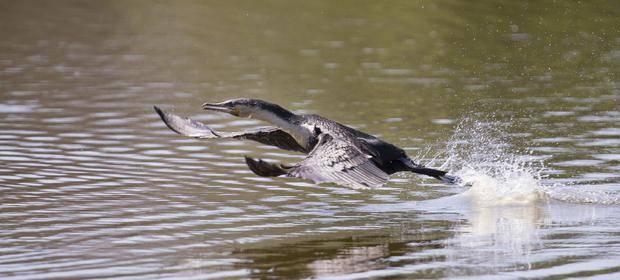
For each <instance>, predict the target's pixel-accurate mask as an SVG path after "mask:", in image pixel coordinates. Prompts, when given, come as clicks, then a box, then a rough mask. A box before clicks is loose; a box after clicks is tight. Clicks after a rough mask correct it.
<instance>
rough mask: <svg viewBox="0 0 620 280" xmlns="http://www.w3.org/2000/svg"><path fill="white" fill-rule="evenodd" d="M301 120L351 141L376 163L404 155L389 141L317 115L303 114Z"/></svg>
mask: <svg viewBox="0 0 620 280" xmlns="http://www.w3.org/2000/svg"><path fill="white" fill-rule="evenodd" d="M302 121H303V122H305V124H306V125H314V126H316V127H317V128H319V129H320V130H321V131H322V132H324V133H328V134H330V135H331V136H332V137H334V138H338V139H340V140H343V141H346V142H349V143H351V144H352V145H354V146H355V147H357V148H359V149H360V150H362V151H363V152H364V153H366V154H368V155H370V156H372V157H373V161H375V162H376V163H377V164H378V165H385V164H388V163H390V162H391V161H393V160H397V159H399V158H401V157H403V156H406V153H405V151H404V150H403V149H401V148H399V147H396V146H395V145H393V144H391V143H388V142H386V141H383V140H381V139H379V138H377V137H375V136H372V135H370V134H367V133H364V132H362V131H359V130H356V129H354V128H351V127H349V126H346V125H344V124H341V123H338V122H336V121H333V120H330V119H327V118H324V117H321V116H319V115H303V120H302Z"/></svg>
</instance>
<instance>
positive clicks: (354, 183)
mask: <svg viewBox="0 0 620 280" xmlns="http://www.w3.org/2000/svg"><path fill="white" fill-rule="evenodd" d="M319 137H320V140H319V143H318V144H317V145H316V146H315V148H314V149H313V150H312V151H311V152H310V154H309V155H308V157H306V158H305V159H304V160H302V161H301V162H299V163H298V164H297V165H295V166H294V167H293V168H291V170H290V171H289V174H288V175H289V176H291V177H297V178H304V179H309V180H312V181H314V182H316V183H324V182H333V183H336V184H340V185H345V186H349V187H352V188H368V187H378V186H382V185H384V184H385V183H386V182H387V180H388V177H389V175H388V174H387V173H385V172H383V171H382V170H381V169H379V168H378V167H377V166H376V165H375V163H374V162H373V161H372V160H371V157H370V156H369V155H366V154H364V153H363V152H362V151H360V150H359V149H358V148H357V147H355V146H354V145H352V144H350V143H347V142H346V141H342V140H338V139H335V138H333V137H332V136H330V135H329V134H322V135H320V136H319Z"/></svg>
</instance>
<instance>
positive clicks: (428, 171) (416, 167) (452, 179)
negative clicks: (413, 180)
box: [400, 157, 461, 184]
mask: <svg viewBox="0 0 620 280" xmlns="http://www.w3.org/2000/svg"><path fill="white" fill-rule="evenodd" d="M400 161H401V162H402V163H403V164H405V166H407V168H408V169H407V170H408V171H411V172H413V173H418V174H422V175H426V176H430V177H433V178H435V179H438V180H441V181H443V182H445V183H448V184H457V183H459V182H461V179H460V178H458V177H456V176H452V175H448V174H447V173H448V172H446V171H442V170H437V169H433V168H427V167H424V166H423V165H420V164H417V163H415V162H414V161H413V160H412V159H411V158H409V157H402V158H400Z"/></svg>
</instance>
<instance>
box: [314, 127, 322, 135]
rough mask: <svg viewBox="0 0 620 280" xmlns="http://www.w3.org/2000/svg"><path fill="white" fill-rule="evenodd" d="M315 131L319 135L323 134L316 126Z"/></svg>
mask: <svg viewBox="0 0 620 280" xmlns="http://www.w3.org/2000/svg"><path fill="white" fill-rule="evenodd" d="M314 133H315V134H317V135H318V134H321V129H320V128H318V127H316V126H315V127H314Z"/></svg>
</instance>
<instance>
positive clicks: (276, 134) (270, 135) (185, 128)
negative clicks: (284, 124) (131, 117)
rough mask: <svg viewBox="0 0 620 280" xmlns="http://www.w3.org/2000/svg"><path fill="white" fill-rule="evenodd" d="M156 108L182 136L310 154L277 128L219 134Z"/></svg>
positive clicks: (163, 118)
mask: <svg viewBox="0 0 620 280" xmlns="http://www.w3.org/2000/svg"><path fill="white" fill-rule="evenodd" d="M154 108H155V111H156V112H157V114H158V115H159V116H160V117H161V119H162V121H164V123H165V124H166V126H168V128H170V129H171V130H172V131H174V132H176V133H178V134H181V135H185V136H188V137H194V138H235V139H248V140H253V141H256V142H259V143H262V144H266V145H270V146H275V147H278V148H280V149H284V150H289V151H297V152H302V153H307V152H308V151H307V150H306V149H305V148H303V147H302V146H301V145H299V143H297V141H296V140H295V138H293V137H292V136H291V135H290V134H288V133H286V132H285V131H283V130H281V129H279V128H277V127H263V128H257V129H251V130H246V131H240V132H219V131H215V130H213V129H212V128H210V127H209V126H207V125H205V124H203V123H201V122H198V121H195V120H192V119H190V118H184V117H181V116H177V115H174V114H171V113H168V112H166V111H163V110H161V109H160V108H158V107H157V106H155V107H154Z"/></svg>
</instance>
